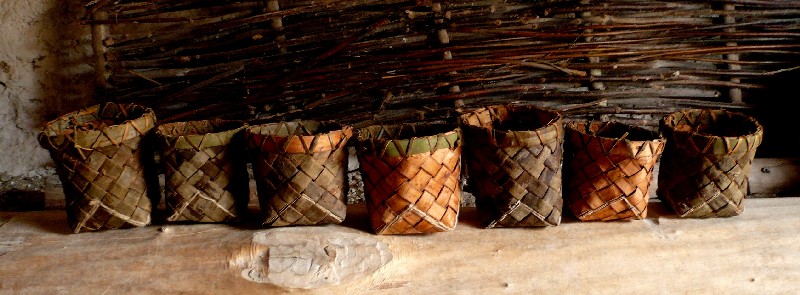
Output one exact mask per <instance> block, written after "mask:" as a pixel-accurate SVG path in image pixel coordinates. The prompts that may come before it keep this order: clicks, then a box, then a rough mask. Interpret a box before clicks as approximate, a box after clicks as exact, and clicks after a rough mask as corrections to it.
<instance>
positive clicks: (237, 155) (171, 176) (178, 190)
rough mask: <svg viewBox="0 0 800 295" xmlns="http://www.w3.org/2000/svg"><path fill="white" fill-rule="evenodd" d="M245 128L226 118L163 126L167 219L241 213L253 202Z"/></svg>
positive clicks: (215, 218)
mask: <svg viewBox="0 0 800 295" xmlns="http://www.w3.org/2000/svg"><path fill="white" fill-rule="evenodd" d="M245 127H247V125H246V124H245V123H244V122H240V121H221V120H212V121H205V120H204V121H188V122H176V123H169V124H163V125H160V126H158V128H157V129H156V133H157V134H158V136H159V139H160V144H161V163H162V165H163V166H164V168H165V169H164V171H165V172H164V177H165V179H166V184H165V186H164V192H165V199H164V200H165V203H166V206H167V211H168V212H167V214H168V217H167V221H193V222H228V221H234V220H237V219H240V218H241V217H242V215H243V214H244V213H245V212H246V209H247V203H248V201H249V187H248V183H247V179H248V175H247V166H246V160H247V158H246V157H245V156H244V155H245V145H244V143H245V141H244V129H245Z"/></svg>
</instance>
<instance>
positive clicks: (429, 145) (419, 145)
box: [357, 123, 462, 157]
mask: <svg viewBox="0 0 800 295" xmlns="http://www.w3.org/2000/svg"><path fill="white" fill-rule="evenodd" d="M417 128H425V129H426V130H425V131H427V132H422V133H423V134H424V135H419V136H416V135H412V136H405V135H406V134H405V132H408V130H409V129H411V130H410V132H411V133H418V131H417V130H416V129H417ZM428 128H431V129H432V131H431V130H427V129H428ZM394 129H396V130H394ZM387 135H389V137H391V138H389V137H387ZM392 135H394V136H392ZM401 135H403V136H401ZM461 138H462V136H461V129H460V128H459V127H458V126H455V125H453V124H448V123H399V124H378V125H372V126H368V127H364V128H361V129H359V130H358V136H357V142H358V144H359V145H360V146H361V148H362V150H371V151H373V152H374V153H375V154H377V155H379V156H388V157H406V156H411V155H416V154H422V153H429V152H435V151H437V150H440V149H444V148H447V149H453V148H456V147H458V146H460V144H461V143H460V142H461Z"/></svg>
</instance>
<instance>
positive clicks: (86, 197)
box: [39, 103, 156, 233]
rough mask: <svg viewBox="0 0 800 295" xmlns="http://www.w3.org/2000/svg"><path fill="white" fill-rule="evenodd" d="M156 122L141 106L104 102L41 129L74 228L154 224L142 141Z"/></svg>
mask: <svg viewBox="0 0 800 295" xmlns="http://www.w3.org/2000/svg"><path fill="white" fill-rule="evenodd" d="M155 121H156V117H155V115H154V114H153V111H152V110H150V109H146V108H144V107H142V106H138V105H133V104H116V103H102V104H99V105H94V106H91V107H88V108H86V109H82V110H80V111H77V112H72V113H68V114H65V115H63V116H61V117H59V118H58V119H55V120H53V121H51V122H48V123H47V125H46V126H45V127H44V128H43V129H42V131H41V133H39V143H40V144H41V145H42V147H44V148H46V149H47V150H48V151H49V152H50V156H51V157H52V158H53V161H54V162H56V169H57V172H58V176H59V178H60V179H61V183H62V184H63V187H64V195H65V197H66V202H67V207H66V210H67V218H68V220H69V225H70V228H71V229H72V230H73V231H74V232H75V233H79V232H85V231H94V230H105V229H116V228H127V227H135V226H145V225H147V224H149V223H150V219H151V211H152V208H153V206H152V203H151V200H150V198H149V197H148V194H147V192H148V183H147V178H146V177H145V176H146V175H145V173H149V172H147V171H145V169H144V167H143V157H144V156H145V155H146V154H143V153H142V151H141V148H140V144H141V143H142V138H143V137H144V136H145V135H146V134H148V132H149V131H150V130H151V129H152V128H153V127H154V126H155V123H156V122H155Z"/></svg>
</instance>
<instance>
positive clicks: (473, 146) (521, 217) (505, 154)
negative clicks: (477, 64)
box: [460, 106, 564, 228]
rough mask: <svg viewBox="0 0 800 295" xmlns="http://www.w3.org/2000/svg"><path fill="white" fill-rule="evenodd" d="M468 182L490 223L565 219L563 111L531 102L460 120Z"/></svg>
mask: <svg viewBox="0 0 800 295" xmlns="http://www.w3.org/2000/svg"><path fill="white" fill-rule="evenodd" d="M460 120H461V125H462V130H463V132H464V139H465V140H466V144H465V149H466V155H467V157H466V158H467V164H468V169H469V181H470V184H471V185H474V186H475V187H476V190H475V191H474V193H475V197H476V198H477V205H478V207H479V209H480V210H481V211H484V212H487V213H488V214H489V223H488V227H490V228H491V227H496V226H497V227H521V226H555V225H558V224H559V223H560V222H561V209H562V203H563V199H562V197H561V161H562V155H563V148H562V143H563V142H564V129H563V123H562V119H561V114H559V113H558V112H556V111H552V110H545V109H540V108H536V107H532V106H491V107H487V108H481V109H478V110H476V111H474V112H471V113H468V114H464V115H462V116H461V118H460Z"/></svg>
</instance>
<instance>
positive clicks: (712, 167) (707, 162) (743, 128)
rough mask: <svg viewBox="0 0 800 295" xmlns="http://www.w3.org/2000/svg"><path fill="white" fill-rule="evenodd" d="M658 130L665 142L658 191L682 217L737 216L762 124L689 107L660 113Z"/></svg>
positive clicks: (726, 113) (742, 116)
mask: <svg viewBox="0 0 800 295" xmlns="http://www.w3.org/2000/svg"><path fill="white" fill-rule="evenodd" d="M661 129H662V132H663V133H664V134H665V136H666V137H667V139H668V142H667V147H666V150H665V151H664V156H663V158H662V159H661V170H660V171H659V176H658V194H659V195H660V196H662V197H664V198H665V199H667V201H668V202H669V203H670V205H671V206H672V208H673V209H674V210H675V212H676V213H677V214H678V215H679V216H681V217H694V218H706V217H730V216H736V215H739V214H741V213H742V211H743V210H744V204H743V203H742V200H743V199H744V198H745V197H746V196H747V193H748V179H747V178H748V176H749V175H750V165H751V164H752V162H753V158H754V157H755V153H756V148H758V146H759V145H760V144H761V139H762V136H763V133H764V128H763V127H762V126H761V124H759V123H758V121H756V120H755V119H754V118H752V117H749V116H747V115H744V114H741V113H736V112H730V111H725V110H700V109H693V110H685V111H679V112H675V113H672V114H670V115H668V116H666V117H664V119H663V120H662V121H661Z"/></svg>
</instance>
